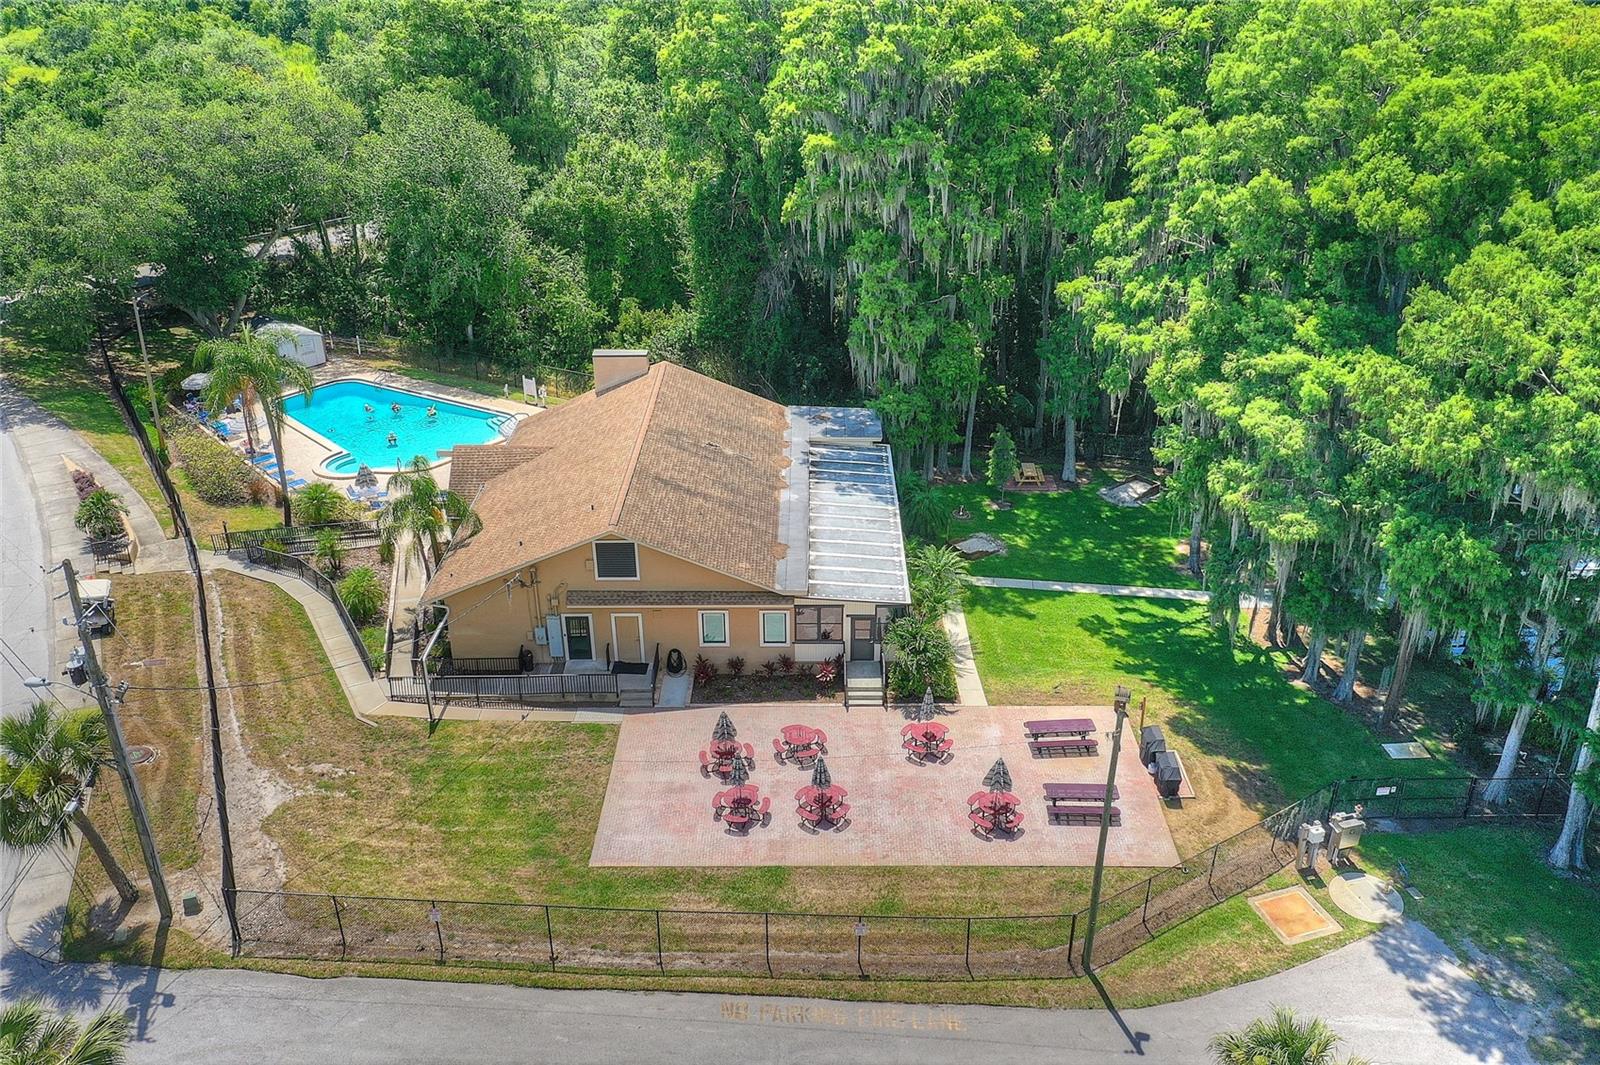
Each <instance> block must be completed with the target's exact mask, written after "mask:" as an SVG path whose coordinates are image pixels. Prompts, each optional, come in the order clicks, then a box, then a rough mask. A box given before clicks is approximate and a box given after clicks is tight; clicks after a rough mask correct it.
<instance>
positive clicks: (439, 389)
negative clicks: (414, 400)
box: [283, 358, 544, 490]
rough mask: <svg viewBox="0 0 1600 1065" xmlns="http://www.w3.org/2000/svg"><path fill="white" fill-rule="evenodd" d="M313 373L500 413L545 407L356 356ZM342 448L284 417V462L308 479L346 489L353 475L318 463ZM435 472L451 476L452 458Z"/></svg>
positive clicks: (442, 478) (523, 413)
mask: <svg viewBox="0 0 1600 1065" xmlns="http://www.w3.org/2000/svg"><path fill="white" fill-rule="evenodd" d="M312 377H313V378H314V379H315V380H316V382H317V384H319V385H321V384H327V383H329V382H332V381H338V380H359V381H369V382H371V383H372V384H375V385H383V386H386V387H388V388H400V389H405V390H407V391H410V392H419V393H422V394H423V395H430V396H437V397H439V398H440V399H447V400H451V401H453V402H457V403H465V404H468V405H470V406H474V407H481V408H483V409H484V410H492V411H495V412H496V413H500V414H512V415H516V416H517V417H519V418H522V417H528V416H531V415H535V414H538V413H539V412H540V411H542V410H543V409H544V408H542V407H535V406H531V405H529V404H527V403H518V402H516V401H515V400H508V399H502V398H501V397H499V396H485V395H480V394H479V393H477V392H469V391H468V390H466V389H464V388H456V387H454V386H451V385H441V384H435V383H434V382H432V381H420V380H417V379H416V378H414V377H407V376H405V375H404V374H399V373H392V372H390V371H387V370H373V369H371V368H370V367H369V366H367V365H366V364H365V363H362V362H360V361H358V360H355V359H338V358H330V359H329V360H328V361H327V362H325V363H323V364H322V365H321V366H317V367H314V368H313V369H312ZM339 450H341V449H339V448H332V449H330V448H329V447H328V445H327V443H326V442H324V441H323V440H322V439H320V438H319V437H317V436H315V435H313V434H312V433H311V432H310V431H308V430H307V429H306V428H305V427H304V426H302V425H301V424H300V423H299V422H297V421H295V420H294V419H293V418H286V419H285V420H284V434H283V458H284V461H285V464H286V465H287V466H288V467H289V468H290V469H292V470H293V471H294V472H295V475H296V476H298V477H303V478H305V479H306V480H307V481H326V482H327V483H329V484H331V485H334V486H335V487H337V488H339V489H340V490H343V488H344V487H345V486H346V485H348V484H349V483H350V482H351V480H352V479H353V475H352V476H349V477H331V476H327V475H325V474H322V473H319V472H318V467H319V466H321V465H322V462H323V460H324V459H326V458H328V456H330V455H332V454H335V453H336V452H337V451H339ZM433 474H434V476H435V477H436V478H437V479H438V481H439V483H440V484H444V483H446V482H447V481H448V480H449V477H450V460H449V459H444V460H441V461H440V462H438V463H437V464H435V465H434V467H433ZM381 476H382V475H380V477H381Z"/></svg>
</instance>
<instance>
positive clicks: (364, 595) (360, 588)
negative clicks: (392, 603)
mask: <svg viewBox="0 0 1600 1065" xmlns="http://www.w3.org/2000/svg"><path fill="white" fill-rule="evenodd" d="M383 599H384V595H383V585H382V584H380V583H379V582H378V575H377V574H376V573H374V572H373V571H372V568H371V567H370V566H357V567H356V568H355V569H353V570H351V571H350V572H349V573H347V574H345V578H344V580H342V581H340V582H339V601H340V602H341V603H343V604H344V608H345V610H346V611H348V612H349V614H350V619H351V620H352V621H354V622H355V623H356V624H357V625H361V624H365V623H366V622H368V621H370V620H371V619H372V618H374V617H376V616H377V614H378V611H380V610H382V609H383Z"/></svg>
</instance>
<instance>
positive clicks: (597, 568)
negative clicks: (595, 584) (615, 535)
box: [594, 540, 639, 581]
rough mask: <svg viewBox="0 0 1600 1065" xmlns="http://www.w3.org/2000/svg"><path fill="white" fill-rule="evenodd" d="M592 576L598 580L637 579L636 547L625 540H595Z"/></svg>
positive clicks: (637, 558) (637, 551)
mask: <svg viewBox="0 0 1600 1065" xmlns="http://www.w3.org/2000/svg"><path fill="white" fill-rule="evenodd" d="M594 576H595V580H599V581H636V580H638V579H639V549H638V547H637V546H636V545H634V544H632V543H630V542H628V541H627V540H596V541H595V542H594Z"/></svg>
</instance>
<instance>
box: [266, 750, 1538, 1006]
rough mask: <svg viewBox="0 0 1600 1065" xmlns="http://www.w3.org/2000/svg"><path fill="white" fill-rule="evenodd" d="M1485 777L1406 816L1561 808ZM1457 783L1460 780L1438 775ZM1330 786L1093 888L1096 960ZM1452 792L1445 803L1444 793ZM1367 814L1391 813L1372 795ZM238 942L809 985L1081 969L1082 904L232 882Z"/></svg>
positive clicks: (342, 954) (1359, 792)
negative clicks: (1158, 866)
mask: <svg viewBox="0 0 1600 1065" xmlns="http://www.w3.org/2000/svg"><path fill="white" fill-rule="evenodd" d="M1490 783H1491V781H1488V780H1486V779H1483V778H1476V777H1460V778H1431V781H1430V784H1431V785H1435V786H1432V787H1427V788H1425V787H1424V785H1423V782H1422V781H1421V780H1407V781H1405V787H1406V788H1407V789H1409V790H1410V795H1409V796H1407V797H1406V800H1405V801H1407V802H1412V803H1414V805H1413V806H1410V807H1407V809H1409V810H1411V811H1421V812H1408V813H1406V814H1405V816H1407V817H1425V818H1429V819H1441V820H1443V819H1450V820H1464V819H1469V818H1477V817H1480V816H1498V817H1500V818H1501V819H1504V818H1505V817H1506V816H1507V811H1508V810H1509V811H1515V812H1514V813H1511V814H1510V816H1512V817H1515V818H1558V817H1560V816H1562V814H1563V812H1564V807H1565V799H1564V798H1562V799H1558V798H1557V797H1556V792H1557V791H1558V790H1560V788H1561V787H1562V786H1563V782H1561V781H1560V780H1559V778H1556V777H1538V778H1521V777H1519V778H1508V779H1507V780H1506V781H1504V783H1507V784H1508V785H1509V789H1510V798H1509V806H1508V807H1506V808H1502V809H1501V812H1500V813H1499V814H1498V815H1487V814H1480V813H1479V808H1478V806H1477V805H1475V802H1476V800H1475V802H1474V803H1467V802H1465V801H1464V800H1465V796H1467V795H1469V794H1472V795H1481V794H1482V793H1483V792H1484V791H1485V790H1486V789H1487V788H1488V785H1489V784H1490ZM1452 784H1460V787H1459V788H1453V787H1451V786H1450V785H1452ZM1390 786H1392V785H1390V784H1376V783H1374V782H1372V781H1359V780H1351V781H1341V782H1339V783H1336V784H1331V785H1329V786H1328V787H1325V788H1322V789H1320V790H1319V791H1317V792H1315V793H1313V794H1311V795H1308V796H1306V797H1305V798H1303V799H1301V800H1300V801H1298V802H1295V803H1292V804H1290V805H1289V806H1286V807H1284V808H1283V809H1282V810H1279V811H1278V812H1277V813H1274V814H1273V815H1271V816H1270V817H1267V818H1265V819H1264V820H1262V821H1261V822H1259V823H1258V824H1255V825H1252V826H1251V827H1249V828H1247V829H1245V830H1244V831H1243V832H1239V833H1236V834H1235V835H1232V836H1230V837H1228V838H1227V839H1225V840H1222V841H1221V842H1219V843H1216V844H1213V845H1212V846H1210V847H1207V848H1206V849H1205V850H1203V851H1201V852H1200V853H1199V854H1196V855H1194V856H1192V857H1190V858H1187V859H1185V860H1184V861H1183V862H1181V863H1180V864H1178V865H1175V866H1173V867H1172V868H1170V869H1163V870H1161V871H1160V872H1157V873H1156V874H1154V875H1153V876H1150V877H1148V878H1146V879H1144V880H1141V881H1139V882H1138V883H1136V884H1132V885H1129V886H1128V887H1126V888H1124V889H1122V890H1120V891H1118V892H1116V893H1114V894H1112V895H1110V896H1108V897H1106V898H1104V899H1102V900H1101V903H1100V913H1099V917H1098V922H1097V931H1096V934H1095V947H1094V962H1095V965H1096V967H1097V968H1098V967H1099V966H1102V965H1106V964H1109V963H1110V962H1113V961H1115V960H1117V959H1118V958H1121V957H1122V956H1123V955H1125V954H1127V953H1128V952H1129V951H1131V950H1133V949H1134V948H1135V947H1138V946H1140V945H1141V944H1144V943H1147V942H1149V941H1150V940H1152V939H1154V938H1155V937H1156V936H1158V935H1160V934H1161V933H1162V932H1163V931H1165V930H1166V929H1168V928H1171V927H1173V926H1174V925H1177V924H1181V923H1182V922H1184V921H1187V920H1189V919H1190V918H1191V917H1194V916H1197V915H1198V914H1200V913H1203V912H1204V911H1206V910H1208V909H1210V908H1211V907H1212V906H1215V905H1217V904H1218V903H1220V902H1222V901H1224V900H1225V899H1228V898H1231V897H1232V896H1234V895H1238V894H1240V893H1241V892H1244V891H1248V890H1249V889H1251V888H1253V887H1255V886H1256V885H1258V884H1260V883H1262V882H1263V881H1264V880H1266V879H1267V878H1268V877H1270V876H1272V875H1273V874H1274V873H1277V872H1279V871H1281V870H1282V869H1283V868H1284V867H1285V866H1287V865H1289V864H1290V863H1291V862H1292V861H1293V860H1294V857H1295V849H1296V838H1297V833H1298V830H1299V827H1300V825H1301V823H1302V822H1305V821H1320V820H1323V819H1325V818H1326V817H1327V816H1328V815H1329V814H1330V813H1331V812H1332V811H1334V810H1335V809H1337V808H1339V807H1340V806H1341V805H1349V804H1351V803H1353V802H1361V801H1364V800H1363V796H1367V795H1371V798H1372V799H1374V800H1382V799H1388V798H1390V797H1391V796H1392V795H1395V794H1396V793H1394V792H1385V793H1384V794H1382V795H1377V794H1375V792H1376V790H1377V788H1379V787H1390ZM1458 798H1460V799H1462V800H1463V801H1462V802H1459V803H1456V802H1454V801H1453V800H1455V799H1458ZM1366 813H1367V815H1368V816H1369V817H1375V816H1380V817H1381V816H1387V815H1386V814H1385V813H1384V812H1383V811H1382V810H1376V809H1374V804H1368V807H1367V810H1366ZM239 920H240V928H241V946H240V952H241V953H243V954H246V955H249V956H253V957H286V958H311V959H326V960H339V961H345V960H349V961H386V962H424V963H428V964H435V965H451V964H460V965H505V966H517V967H537V968H541V969H548V970H550V971H553V972H554V971H609V972H659V973H672V974H677V975H696V974H718V975H744V976H771V977H802V978H811V979H817V978H821V979H830V978H840V979H842V978H860V977H876V978H881V979H899V980H992V979H1035V978H1041V977H1065V976H1075V975H1079V974H1081V973H1082V972H1083V940H1084V934H1085V932H1086V931H1087V930H1088V915H1087V913H1086V912H1085V911H1081V910H1080V911H1078V912H1075V913H1061V914H1021V915H1014V916H980V915H973V916H889V917H884V916H863V915H860V914H838V913H831V914H818V913H792V912H770V913H763V912H742V911H720V910H718V911H710V910H677V909H625V908H612V907H600V906H565V905H558V904H544V903H511V902H470V901H460V900H451V899H407V898H389V897H374V896H360V895H326V894H318V893H297V892H271V891H240V892H239Z"/></svg>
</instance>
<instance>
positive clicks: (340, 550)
mask: <svg viewBox="0 0 1600 1065" xmlns="http://www.w3.org/2000/svg"><path fill="white" fill-rule="evenodd" d="M311 557H312V560H313V561H314V562H315V563H316V565H317V568H319V569H321V570H322V572H324V573H326V574H328V575H329V576H330V577H331V576H333V575H334V574H336V573H338V572H339V571H340V570H341V569H343V568H344V541H342V540H340V539H339V532H338V530H337V529H323V530H322V531H321V532H319V533H317V546H316V547H315V548H314V549H313V550H312V553H311Z"/></svg>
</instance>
